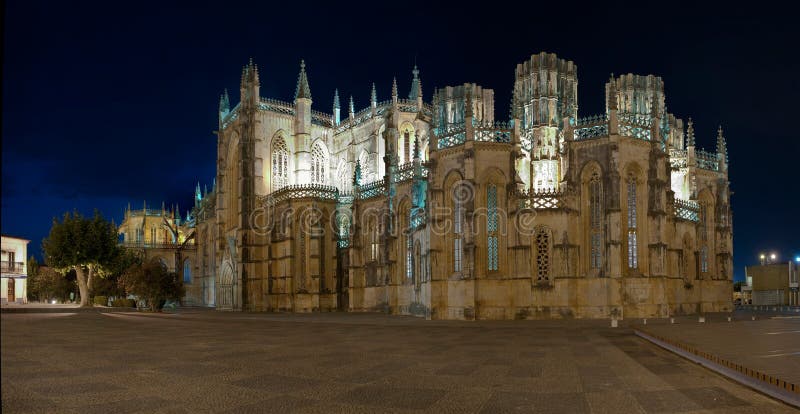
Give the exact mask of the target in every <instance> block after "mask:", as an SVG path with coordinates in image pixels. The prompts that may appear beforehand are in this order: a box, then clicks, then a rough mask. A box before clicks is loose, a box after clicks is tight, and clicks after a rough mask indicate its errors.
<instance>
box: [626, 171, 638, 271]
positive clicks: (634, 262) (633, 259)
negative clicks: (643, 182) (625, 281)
mask: <svg viewBox="0 0 800 414" xmlns="http://www.w3.org/2000/svg"><path fill="white" fill-rule="evenodd" d="M636 243H637V242H636V178H635V177H634V176H632V175H631V176H629V177H628V267H629V268H631V269H636V268H638V267H639V258H638V256H639V255H638V252H639V251H638V246H637V244H636Z"/></svg>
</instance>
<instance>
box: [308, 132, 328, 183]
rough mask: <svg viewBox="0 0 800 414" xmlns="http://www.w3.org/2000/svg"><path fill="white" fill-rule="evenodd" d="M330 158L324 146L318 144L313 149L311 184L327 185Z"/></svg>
mask: <svg viewBox="0 0 800 414" xmlns="http://www.w3.org/2000/svg"><path fill="white" fill-rule="evenodd" d="M327 164H328V156H327V154H326V153H325V148H323V147H322V144H320V143H319V142H317V143H316V144H314V148H312V149H311V182H312V183H314V184H325V178H326V175H325V174H326V173H327V172H328V168H327Z"/></svg>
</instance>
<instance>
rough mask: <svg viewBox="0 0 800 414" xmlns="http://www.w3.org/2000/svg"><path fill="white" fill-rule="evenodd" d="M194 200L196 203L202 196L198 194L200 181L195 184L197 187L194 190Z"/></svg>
mask: <svg viewBox="0 0 800 414" xmlns="http://www.w3.org/2000/svg"><path fill="white" fill-rule="evenodd" d="M194 198H195V199H197V201H200V200H202V199H203V195H202V194H201V193H200V181H198V182H197V186H196V187H195V188H194Z"/></svg>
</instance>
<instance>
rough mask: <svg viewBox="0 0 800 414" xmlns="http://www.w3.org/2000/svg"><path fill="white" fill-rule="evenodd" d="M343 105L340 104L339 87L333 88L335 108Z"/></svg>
mask: <svg viewBox="0 0 800 414" xmlns="http://www.w3.org/2000/svg"><path fill="white" fill-rule="evenodd" d="M339 108H341V105H340V104H339V89H338V88H337V89H334V90H333V109H339Z"/></svg>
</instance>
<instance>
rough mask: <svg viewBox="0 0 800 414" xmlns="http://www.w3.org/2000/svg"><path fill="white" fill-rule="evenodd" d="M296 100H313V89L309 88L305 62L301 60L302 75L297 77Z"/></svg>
mask: <svg viewBox="0 0 800 414" xmlns="http://www.w3.org/2000/svg"><path fill="white" fill-rule="evenodd" d="M294 99H295V100H297V99H311V88H310V87H309V86H308V77H307V76H306V62H305V60H300V75H298V76H297V89H295V91H294Z"/></svg>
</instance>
